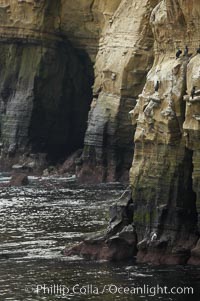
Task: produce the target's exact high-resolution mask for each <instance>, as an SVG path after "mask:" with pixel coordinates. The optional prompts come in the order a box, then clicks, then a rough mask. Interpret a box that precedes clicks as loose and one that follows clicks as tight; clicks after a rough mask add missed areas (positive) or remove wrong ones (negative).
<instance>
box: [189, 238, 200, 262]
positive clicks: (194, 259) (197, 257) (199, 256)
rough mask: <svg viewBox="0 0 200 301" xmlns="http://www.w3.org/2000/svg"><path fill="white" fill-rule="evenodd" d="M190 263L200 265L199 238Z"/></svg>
mask: <svg viewBox="0 0 200 301" xmlns="http://www.w3.org/2000/svg"><path fill="white" fill-rule="evenodd" d="M188 264H193V265H200V239H199V240H198V242H197V244H196V246H195V248H193V249H192V250H191V257H190V259H189V261H188Z"/></svg>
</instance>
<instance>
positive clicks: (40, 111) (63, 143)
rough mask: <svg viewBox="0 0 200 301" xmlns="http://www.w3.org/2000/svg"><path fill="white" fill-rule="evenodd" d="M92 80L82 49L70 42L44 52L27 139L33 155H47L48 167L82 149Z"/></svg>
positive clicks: (37, 78)
mask: <svg viewBox="0 0 200 301" xmlns="http://www.w3.org/2000/svg"><path fill="white" fill-rule="evenodd" d="M93 81H94V71H93V64H92V62H91V60H90V58H89V56H88V54H87V53H86V52H84V51H83V50H82V51H80V50H79V51H78V50H75V49H73V48H72V46H71V45H70V44H69V43H67V44H66V43H62V44H61V43H60V44H59V45H57V47H56V48H55V49H49V48H48V49H45V50H43V54H42V57H41V62H40V65H39V68H38V71H37V76H36V78H35V83H34V103H33V111H32V118H31V123H30V128H29V138H30V145H31V148H32V152H33V153H46V154H47V160H48V162H49V164H56V163H58V162H59V163H60V162H62V161H64V160H65V159H66V157H67V156H69V155H70V154H71V153H73V152H74V151H76V150H77V149H80V148H83V143H84V135H85V131H86V127H87V118H88V112H89V109H90V103H91V101H92V85H93Z"/></svg>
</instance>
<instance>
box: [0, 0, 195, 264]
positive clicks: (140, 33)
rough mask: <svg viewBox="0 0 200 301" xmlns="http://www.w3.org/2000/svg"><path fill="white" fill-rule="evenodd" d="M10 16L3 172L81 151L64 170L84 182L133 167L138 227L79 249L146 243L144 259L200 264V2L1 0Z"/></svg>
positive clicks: (0, 46)
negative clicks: (72, 173) (75, 173)
mask: <svg viewBox="0 0 200 301" xmlns="http://www.w3.org/2000/svg"><path fill="white" fill-rule="evenodd" d="M0 18H1V27H0V151H1V154H0V169H7V168H8V167H9V166H14V167H15V168H16V166H17V168H18V167H20V168H21V167H22V170H23V169H24V168H28V170H29V169H30V168H31V169H34V166H37V169H38V170H39V168H40V165H41V166H45V167H46V165H47V162H46V159H47V160H48V159H50V160H51V161H53V162H57V161H58V160H59V159H60V158H62V157H63V158H64V157H66V156H67V155H70V154H71V153H72V152H73V151H76V150H78V149H82V148H83V153H82V155H80V153H78V156H77V155H76V154H75V155H73V156H71V157H69V159H68V160H67V161H66V162H65V165H64V166H63V169H62V171H63V172H64V173H67V172H68V170H69V169H70V168H72V169H73V170H76V172H77V175H78V176H79V179H80V181H85V182H87V183H88V182H101V181H128V179H129V169H130V167H131V165H132V167H131V170H130V184H131V187H132V188H131V189H132V200H133V208H134V213H133V214H132V213H131V212H132V211H130V214H132V221H131V222H129V223H128V224H126V225H123V226H124V227H125V228H124V227H123V228H120V229H118V230H116V229H115V231H114V233H112V235H111V233H110V232H108V233H109V234H108V233H107V234H106V236H105V235H104V236H103V238H100V239H97V240H96V239H94V238H91V239H90V240H86V241H85V242H84V243H83V244H82V246H81V247H80V248H79V247H77V248H79V249H77V250H79V251H77V252H82V253H83V254H86V255H87V254H89V253H92V254H93V255H92V256H93V258H108V259H109V258H115V259H119V258H120V259H121V258H122V257H123V256H124V257H128V256H133V255H134V254H135V252H136V241H137V240H138V245H137V249H138V253H137V259H138V261H141V262H153V263H186V262H189V263H194V264H199V263H200V252H199V239H200V237H199V235H200V234H199V233H200V232H199V226H200V169H199V164H200V113H199V112H200V67H199V66H200V49H198V52H197V51H196V49H197V48H199V47H200V35H199V29H200V24H199V19H200V5H199V0H192V1H191V0H144V1H141V0H76V1H72V0H68V1H66V0H59V1H51V0H41V1H36V0H23V1H22V0H21V1H20V0H19V1H11V0H0ZM179 49H181V51H182V52H181V51H180V50H179ZM93 66H94V68H93ZM91 101H92V102H91ZM89 109H90V111H89ZM88 111H89V115H88ZM129 111H130V114H128V113H129ZM128 116H129V117H128ZM87 120H88V125H87V123H86V122H87ZM133 137H134V138H133ZM133 140H134V141H133ZM83 144H84V145H83ZM133 153H134V158H133ZM46 155H47V158H46ZM36 158H40V159H38V160H37V159H36ZM39 161H40V162H41V164H39ZM74 161H76V162H75V163H76V166H75V164H74ZM129 209H130V208H129ZM129 209H128V210H129ZM131 210H132V209H131ZM111 215H112V214H111ZM132 223H134V231H133V232H134V234H133V233H132V234H131V235H132V236H131V235H130V236H129V234H130V233H129V232H130V229H131V227H132V226H133V224H132ZM122 224H123V223H122ZM126 227H128V228H126ZM111 232H112V231H111ZM124 232H125V233H126V235H125V234H124ZM127 233H128V234H127ZM124 235H125V236H124ZM113 236H114V238H113ZM136 237H137V239H136ZM129 238H130V240H129ZM108 240H109V243H108ZM119 241H120V242H122V241H123V242H122V244H121V245H122V246H123V247H122V248H119V250H118V251H119V253H117V249H118V246H119V244H118V242H119ZM130 241H132V243H130ZM124 246H126V247H127V246H128V247H127V250H128V251H127V253H126V254H125V253H123V252H122V249H124ZM102 249H103V251H100V250H102ZM81 250H82V251H81ZM129 251H130V253H129ZM101 252H102V253H101ZM123 254H124V255H123Z"/></svg>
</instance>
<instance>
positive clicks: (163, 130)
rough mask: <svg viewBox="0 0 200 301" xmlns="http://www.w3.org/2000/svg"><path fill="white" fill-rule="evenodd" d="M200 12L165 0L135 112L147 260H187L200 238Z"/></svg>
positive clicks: (136, 175) (136, 172)
mask: <svg viewBox="0 0 200 301" xmlns="http://www.w3.org/2000/svg"><path fill="white" fill-rule="evenodd" d="M199 17H200V7H199V3H198V1H172V0H165V1H159V3H158V5H157V6H156V7H155V9H154V10H153V12H152V14H151V19H150V23H151V26H152V31H153V33H154V40H155V44H154V54H155V59H154V64H153V67H152V69H151V70H150V71H149V73H148V75H147V81H146V84H145V86H144V89H143V91H142V93H141V95H140V96H139V98H138V101H137V105H136V106H135V108H134V110H133V111H132V112H131V115H132V120H133V123H134V124H135V123H137V129H136V133H135V154H134V160H133V164H132V168H131V171H130V182H131V185H132V190H133V194H132V197H133V201H134V207H135V212H134V222H135V225H136V229H137V230H136V231H137V234H138V237H139V240H140V242H139V244H138V249H139V252H138V255H137V258H138V261H140V262H141V261H142V262H153V263H186V262H187V261H188V259H189V258H190V256H191V249H193V248H194V246H195V244H196V242H197V240H198V237H199V232H198V224H199V201H200V200H199V159H198V155H199V148H200V144H199V120H198V117H199V116H198V112H199V109H200V108H199V100H198V99H199V89H200V82H199V74H200V73H199V71H200V69H199V60H200V55H199V54H197V53H196V49H197V48H198V47H199V42H200V40H199V23H198V22H196V21H197V19H199ZM186 45H188V47H189V53H188V51H187V49H186V50H185V53H184V52H182V55H181V56H180V57H179V58H176V56H175V54H176V52H177V48H178V47H180V49H182V50H184V48H185V47H186ZM157 83H158V86H159V87H156V84H157ZM194 86H196V88H195V91H193V92H194V93H191V91H192V89H193V87H194ZM192 94H194V95H192ZM192 256H195V261H196V262H197V257H198V256H197V252H195V251H192ZM191 262H192V259H191Z"/></svg>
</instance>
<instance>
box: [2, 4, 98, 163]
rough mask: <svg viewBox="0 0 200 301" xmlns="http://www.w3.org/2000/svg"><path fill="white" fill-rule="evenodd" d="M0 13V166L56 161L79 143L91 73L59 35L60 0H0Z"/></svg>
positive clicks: (84, 121)
mask: <svg viewBox="0 0 200 301" xmlns="http://www.w3.org/2000/svg"><path fill="white" fill-rule="evenodd" d="M0 15H1V28H0V35H1V36H0V128H1V134H0V135H1V136H0V139H1V164H0V166H1V168H6V167H8V166H9V165H12V164H13V163H16V162H18V160H19V157H20V156H21V155H22V154H24V153H26V154H27V156H29V154H34V153H47V154H48V156H49V158H50V159H51V160H54V161H55V160H57V159H58V158H60V157H62V156H63V155H67V154H69V153H70V152H72V151H74V150H76V149H77V148H79V147H81V146H82V144H83V138H84V133H85V129H86V120H87V114H88V109H89V105H90V101H91V85H92V76H93V75H92V74H91V73H90V74H89V73H88V68H89V67H88V65H87V62H86V60H85V59H84V58H83V57H80V56H79V55H77V54H76V53H75V51H74V48H73V46H72V45H71V44H70V42H69V40H68V39H67V37H63V35H64V33H62V32H61V29H60V28H61V24H60V23H61V16H60V15H61V3H60V1H47V0H45V1H44V0H42V1H34V0H26V1H9V0H7V1H6V0H1V1H0ZM88 60H89V59H88Z"/></svg>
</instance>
